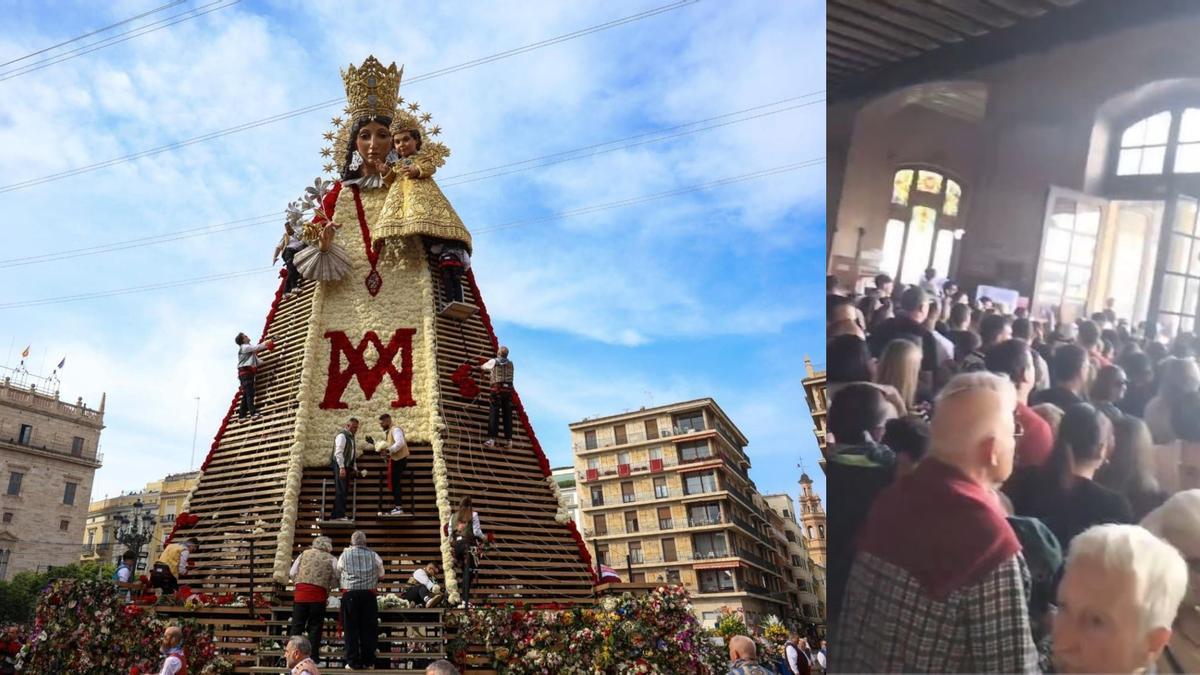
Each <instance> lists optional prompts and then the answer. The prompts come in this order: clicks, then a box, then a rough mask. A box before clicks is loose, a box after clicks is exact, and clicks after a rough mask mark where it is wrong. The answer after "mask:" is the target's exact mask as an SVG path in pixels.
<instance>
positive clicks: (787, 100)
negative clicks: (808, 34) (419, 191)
mask: <svg viewBox="0 0 1200 675" xmlns="http://www.w3.org/2000/svg"><path fill="white" fill-rule="evenodd" d="M824 93H825V90H824V89H818V90H816V91H810V92H808V93H807V94H801V95H799V96H792V97H791V98H784V99H780V100H778V101H772V102H770V103H763V104H762V105H756V106H754V107H751V108H745V109H743V110H735V111H733V112H729V113H724V114H722V115H716V116H715V117H708V118H705V119H702V120H696V121H694V122H687V123H685V124H677V125H675V126H673V127H664V128H662V129H654V130H653V131H646V132H643V133H640V134H634V135H633V136H626V137H624V138H618V139H616V140H612V141H605V142H603V143H595V144H593V145H586V146H584V147H582V148H572V149H571V150H562V151H559V152H555V153H551V154H549V155H542V156H541V157H532V158H530V159H523V160H521V161H519V162H509V163H507V164H502V165H500V166H495V167H491V168H489V169H479V170H477V171H467V172H465V173H460V174H455V175H453V176H444V177H443V180H453V179H456V178H463V177H465V176H473V175H475V174H477V173H487V172H490V171H493V170H495V169H500V168H504V167H509V166H520V165H522V164H529V163H531V162H537V161H541V160H543V159H553V158H556V157H562V156H564V155H572V154H574V153H576V152H583V151H585V150H592V149H595V148H602V147H604V146H606V145H612V144H613V143H623V142H625V141H631V140H634V139H637V138H643V137H645V136H653V135H655V134H662V133H666V132H668V131H675V130H676V129H683V128H686V127H690V126H694V125H697V124H704V123H705V122H712V121H714V120H719V119H725V118H727V117H732V116H734V115H740V114H742V113H748V112H753V111H756V110H762V109H763V108H770V107H773V106H777V105H782V104H784V103H791V102H792V101H799V100H800V99H804V98H809V97H811V96H820V95H821V94H824ZM821 100H824V99H821ZM814 102H815V101H814Z"/></svg>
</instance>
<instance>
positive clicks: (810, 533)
mask: <svg viewBox="0 0 1200 675" xmlns="http://www.w3.org/2000/svg"><path fill="white" fill-rule="evenodd" d="M808 538H809V539H812V538H813V531H812V525H809V526H808Z"/></svg>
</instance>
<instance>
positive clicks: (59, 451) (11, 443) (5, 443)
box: [0, 437, 104, 468]
mask: <svg viewBox="0 0 1200 675" xmlns="http://www.w3.org/2000/svg"><path fill="white" fill-rule="evenodd" d="M0 448H3V449H6V450H14V451H16V452H24V453H28V454H31V455H37V456H39V457H47V458H51V459H61V460H64V461H67V462H74V463H76V464H82V465H84V466H90V467H92V468H99V467H100V465H101V464H102V463H103V462H104V453H102V452H97V453H78V454H77V453H75V452H73V451H72V450H71V447H70V446H68V445H60V444H54V443H50V444H49V445H47V444H44V443H40V442H38V443H20V442H18V440H17V439H16V438H12V437H10V438H4V439H0Z"/></svg>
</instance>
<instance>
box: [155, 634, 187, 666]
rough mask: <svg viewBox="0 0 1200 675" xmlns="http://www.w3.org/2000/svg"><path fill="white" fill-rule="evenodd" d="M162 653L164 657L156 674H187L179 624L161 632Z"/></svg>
mask: <svg viewBox="0 0 1200 675" xmlns="http://www.w3.org/2000/svg"><path fill="white" fill-rule="evenodd" d="M162 653H163V655H164V656H165V658H164V659H163V664H162V669H161V670H159V671H158V675H186V674H187V663H186V662H185V661H184V658H185V656H184V653H183V630H182V629H181V628H180V627H179V626H170V627H168V628H167V630H166V632H164V633H163V637H162Z"/></svg>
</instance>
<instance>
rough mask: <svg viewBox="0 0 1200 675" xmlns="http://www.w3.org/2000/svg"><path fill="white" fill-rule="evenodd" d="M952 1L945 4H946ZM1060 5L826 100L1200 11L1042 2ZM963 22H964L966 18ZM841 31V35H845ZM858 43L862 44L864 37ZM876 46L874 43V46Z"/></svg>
mask: <svg viewBox="0 0 1200 675" xmlns="http://www.w3.org/2000/svg"><path fill="white" fill-rule="evenodd" d="M949 1H950V0H945V2H949ZM886 2H887V3H888V4H889V5H890V6H893V7H900V8H904V9H906V10H908V9H912V8H914V7H918V8H919V9H918V10H917V13H919V14H921V16H923V17H924V18H926V19H931V17H933V16H934V15H935V14H937V13H938V12H941V13H943V14H947V15H948V14H949V13H948V12H946V11H945V10H944V9H943V8H942V7H941V6H938V5H933V4H932V3H928V2H925V1H924V0H920V2H917V1H915V0H886ZM1045 2H1047V3H1049V4H1048V5H1047V6H1049V5H1050V4H1052V5H1054V6H1056V7H1060V9H1055V10H1053V11H1050V12H1047V13H1046V14H1045V15H1044V16H1041V17H1038V18H1036V19H1029V20H1023V21H1020V22H1018V23H1017V24H1016V25H1014V26H1013V27H1011V28H1008V29H1006V30H998V31H992V32H988V33H987V34H986V35H981V36H978V37H973V38H971V39H967V40H964V41H963V42H962V43H959V44H956V45H947V46H945V47H941V48H940V49H936V50H933V51H930V52H926V53H924V54H920V55H918V56H915V57H908V58H904V59H903V60H900V61H898V62H896V63H892V64H890V65H885V66H880V67H878V68H876V69H874V70H871V71H865V72H864V73H862V74H861V75H860V76H858V77H856V78H854V80H853V81H849V82H840V83H839V84H838V86H837V87H830V92H829V98H828V100H829V102H830V103H835V102H837V101H841V100H846V99H850V98H857V97H862V96H874V95H879V94H882V93H884V92H888V91H893V90H895V89H900V88H903V87H907V86H912V85H915V84H919V83H921V82H930V81H935V80H948V79H962V78H964V77H969V76H970V74H971V73H973V72H975V71H978V70H980V69H983V68H986V67H988V66H992V65H995V64H996V63H1000V62H1003V61H1006V60H1009V59H1012V58H1014V57H1017V56H1022V55H1029V54H1037V53H1040V52H1045V51H1048V50H1051V49H1056V48H1059V47H1062V46H1064V45H1069V44H1072V43H1075V42H1080V41H1083V40H1087V39H1091V38H1095V37H1097V36H1101V35H1105V34H1107V33H1111V32H1113V31H1116V30H1121V29H1126V28H1131V27H1136V26H1141V25H1148V24H1154V23H1158V22H1164V21H1169V20H1171V19H1173V18H1176V17H1181V16H1189V15H1191V16H1194V15H1196V14H1197V13H1200V2H1198V1H1196V0H1156V1H1155V2H1152V3H1141V2H1127V1H1126V0H1086V1H1078V0H1045ZM963 22H964V23H965V22H966V20H965V19H964V20H963ZM843 33H844V31H843ZM856 40H859V41H861V40H863V38H862V37H859V38H856ZM877 46H878V45H877Z"/></svg>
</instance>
